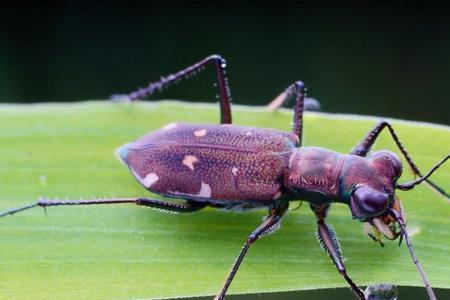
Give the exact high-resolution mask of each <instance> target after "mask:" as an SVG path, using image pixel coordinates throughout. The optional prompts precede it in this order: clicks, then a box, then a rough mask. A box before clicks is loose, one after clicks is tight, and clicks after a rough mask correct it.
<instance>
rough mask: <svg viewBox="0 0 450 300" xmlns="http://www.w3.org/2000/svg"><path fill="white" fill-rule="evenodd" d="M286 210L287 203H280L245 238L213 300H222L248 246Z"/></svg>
mask: <svg viewBox="0 0 450 300" xmlns="http://www.w3.org/2000/svg"><path fill="white" fill-rule="evenodd" d="M287 208H288V203H287V202H280V203H279V205H278V207H276V208H274V209H272V210H271V212H270V215H269V216H268V217H267V218H265V219H264V220H263V222H262V224H261V225H259V226H258V228H256V229H255V230H254V231H253V232H252V233H251V234H250V235H249V236H248V238H247V241H246V242H245V244H244V247H242V250H241V252H240V254H239V256H238V257H237V258H236V261H235V262H234V264H233V266H232V267H231V271H230V273H229V274H228V277H227V279H226V280H225V283H224V285H223V287H222V289H221V291H220V294H219V295H217V296H216V297H215V298H214V299H215V300H222V299H224V297H225V293H226V292H227V290H228V288H229V286H230V284H231V281H233V278H234V276H235V275H236V272H237V271H238V269H239V266H240V265H241V263H242V261H243V260H244V257H245V254H247V251H248V249H249V248H250V246H251V245H252V244H253V243H254V242H255V241H256V240H257V239H258V238H261V237H263V236H265V233H267V232H270V230H271V228H275V227H276V226H277V225H278V224H279V222H280V220H281V217H282V216H283V214H284V213H285V212H286V210H287Z"/></svg>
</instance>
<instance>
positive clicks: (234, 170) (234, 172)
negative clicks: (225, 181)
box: [231, 167, 238, 176]
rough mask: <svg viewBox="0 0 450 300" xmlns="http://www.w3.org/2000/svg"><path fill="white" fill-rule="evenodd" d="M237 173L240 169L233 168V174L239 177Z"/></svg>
mask: <svg viewBox="0 0 450 300" xmlns="http://www.w3.org/2000/svg"><path fill="white" fill-rule="evenodd" d="M237 172H238V168H236V167H233V168H232V169H231V173H233V175H234V176H236V175H237Z"/></svg>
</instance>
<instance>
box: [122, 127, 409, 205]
mask: <svg viewBox="0 0 450 300" xmlns="http://www.w3.org/2000/svg"><path fill="white" fill-rule="evenodd" d="M297 146H298V139H297V137H296V136H295V135H294V134H292V133H290V132H283V131H278V130H274V129H267V128H253V127H244V126H236V125H228V124H225V125H205V124H189V123H169V124H167V125H166V126H164V127H163V128H161V129H159V130H156V131H154V132H151V133H149V134H147V135H144V136H143V137H141V138H139V139H137V140H136V141H134V142H132V143H128V144H126V145H124V146H122V147H120V148H119V149H118V151H117V152H118V155H119V157H120V158H121V160H122V161H123V162H124V163H125V164H126V165H127V166H128V167H129V169H130V171H131V173H132V174H133V175H134V176H135V177H136V179H137V180H138V181H139V182H140V183H141V184H142V185H143V186H144V187H145V188H146V189H148V190H149V191H151V192H153V193H156V194H160V195H163V196H168V197H174V198H181V199H186V200H194V201H200V202H208V203H212V204H218V206H219V207H224V208H233V207H239V208H253V207H258V206H269V205H271V204H272V203H273V202H274V201H275V200H278V199H280V198H282V197H283V196H284V197H286V198H289V199H295V200H296V199H303V200H306V201H308V202H311V203H312V204H315V205H322V204H329V203H331V202H346V203H348V202H349V200H350V195H351V194H352V192H353V190H354V189H355V188H356V187H357V186H359V185H364V186H370V187H372V189H373V190H380V191H387V190H392V189H393V185H392V177H393V175H396V174H394V173H392V172H387V171H389V170H390V169H392V168H389V166H388V165H389V164H390V163H391V162H390V161H389V160H387V159H380V157H383V156H377V157H378V160H379V161H380V162H381V163H374V161H373V159H372V158H371V157H369V158H362V157H359V156H354V155H348V154H339V153H336V152H333V151H330V150H326V149H323V148H319V147H300V148H297ZM383 152H387V151H383ZM375 153H379V152H375ZM391 155H392V157H393V161H394V162H396V163H399V162H400V160H399V159H398V157H397V156H396V155H395V154H392V153H391ZM386 164H387V165H386ZM400 170H401V164H400ZM379 175H382V176H379Z"/></svg>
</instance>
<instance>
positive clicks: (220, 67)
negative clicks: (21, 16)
mask: <svg viewBox="0 0 450 300" xmlns="http://www.w3.org/2000/svg"><path fill="white" fill-rule="evenodd" d="M210 64H214V66H215V69H216V76H217V89H218V98H219V100H220V119H221V124H231V107H230V106H231V104H230V103H231V92H230V88H229V86H228V79H227V77H226V71H225V68H226V61H225V59H223V58H222V56H220V55H210V56H208V57H206V58H204V59H202V60H201V61H199V62H197V63H195V64H193V65H191V66H189V67H187V68H185V69H183V70H181V71H178V72H176V73H174V74H169V75H167V76H165V77H161V78H160V80H159V81H155V82H150V83H149V84H148V85H147V86H146V87H142V88H139V89H137V90H136V91H133V92H131V93H129V94H127V95H113V96H111V99H112V100H126V101H135V100H139V99H142V98H145V97H148V96H151V95H153V94H154V93H155V92H162V91H163V90H165V89H167V88H168V87H169V86H170V85H172V84H173V83H177V82H178V81H180V80H182V79H185V78H190V77H192V76H194V75H196V74H197V73H198V72H200V71H203V70H204V69H205V67H206V66H207V65H210Z"/></svg>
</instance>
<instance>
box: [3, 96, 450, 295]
mask: <svg viewBox="0 0 450 300" xmlns="http://www.w3.org/2000/svg"><path fill="white" fill-rule="evenodd" d="M171 121H188V122H198V123H216V122H217V121H218V107H216V106H213V105H203V104H201V105H200V104H187V103H180V102H168V101H164V102H153V103H137V104H134V105H126V104H117V103H110V102H107V101H102V102H83V103H75V104H38V105H1V106H0V143H1V145H2V147H1V148H0V211H3V210H5V209H7V208H10V207H14V206H20V205H24V204H28V203H30V202H33V201H35V200H36V199H38V197H39V196H45V197H49V198H69V199H77V198H79V197H83V198H90V197H111V196H123V197H132V196H148V195H149V193H148V192H147V191H146V190H144V189H143V188H142V187H141V186H140V185H139V184H138V183H137V182H136V180H135V179H134V178H133V177H132V175H131V174H130V173H129V171H128V170H127V168H126V167H125V166H123V165H122V164H120V163H119V161H118V160H117V159H116V157H115V155H114V150H115V149H116V148H117V147H118V146H120V145H122V144H124V143H126V142H129V141H132V140H134V139H135V138H137V137H139V136H141V135H142V134H145V133H146V132H149V131H152V130H154V129H156V128H159V127H161V126H163V125H164V124H166V123H168V122H171ZM234 121H235V123H236V124H243V125H251V126H258V127H270V128H278V129H283V130H289V129H290V124H291V113H290V112H287V111H280V112H272V113H270V112H265V111H264V110H263V109H261V108H249V107H243V106H234ZM375 122H376V118H363V117H354V116H345V115H344V116H338V115H329V114H323V113H308V114H307V115H306V116H305V128H304V134H305V138H304V141H305V145H315V146H320V147H325V148H329V149H332V150H335V151H339V152H343V153H348V152H349V151H350V149H351V148H352V147H353V146H354V145H355V144H356V143H357V142H358V141H359V140H361V138H362V137H363V136H364V135H365V134H366V133H367V132H368V130H369V129H370V128H372V127H373V125H374V124H375ZM393 122H394V127H395V129H396V130H397V133H398V135H399V137H400V139H401V140H402V142H403V144H404V145H405V147H406V148H407V149H408V150H409V152H410V154H411V156H412V158H413V159H414V160H415V162H416V163H417V165H418V166H419V167H420V168H421V170H423V172H426V171H427V170H428V169H429V168H430V167H431V166H432V165H433V164H434V163H436V162H437V161H438V160H440V159H441V158H442V157H443V156H444V155H446V154H448V151H449V145H450V130H449V128H448V127H445V126H436V125H431V124H424V123H412V122H404V121H396V120H393ZM376 148H377V149H381V148H387V149H390V150H393V151H396V152H398V151H397V149H396V147H395V146H394V143H393V141H392V139H391V138H390V137H389V136H388V134H387V133H383V134H382V137H381V138H380V140H379V142H377V145H376ZM411 178H412V176H411V173H410V172H409V170H408V168H407V167H405V170H404V175H403V177H402V179H401V180H400V182H404V181H406V180H409V179H411ZM433 180H434V181H435V182H436V183H437V184H439V185H440V186H442V187H443V188H445V189H446V190H447V191H448V190H450V185H449V182H450V172H449V164H447V165H445V166H444V167H442V168H441V169H440V170H438V171H437V172H436V174H435V175H434V176H433ZM399 195H400V197H401V199H403V203H404V207H405V209H406V211H407V212H408V216H407V219H408V225H409V230H410V231H411V233H412V234H413V237H412V241H413V244H414V246H415V249H416V251H417V254H418V256H419V259H420V260H421V261H422V263H423V266H424V269H425V271H426V273H427V274H428V276H429V279H430V281H431V283H432V286H433V287H441V288H450V280H449V274H450V256H449V255H448V253H449V251H450V206H449V205H448V202H446V201H445V200H444V199H443V198H442V197H439V196H438V195H436V194H435V193H433V192H432V191H431V190H430V189H428V188H427V187H426V186H419V187H417V188H416V189H414V190H412V191H410V192H400V193H399ZM294 206H295V205H294ZM47 213H48V216H47V217H46V216H45V214H44V212H43V210H42V209H38V208H35V209H32V210H29V211H26V212H23V213H21V214H18V215H15V216H11V217H5V218H2V219H0V238H1V244H0V298H1V299H30V298H33V299H48V298H52V299H137V298H139V299H141V298H145V299H147V298H170V297H186V296H201V295H214V294H215V293H217V292H218V291H219V289H220V287H221V285H222V283H223V280H224V279H225V276H226V274H227V273H228V271H229V269H230V267H231V264H232V263H233V261H234V259H235V257H236V256H237V254H238V252H239V250H240V249H241V247H242V245H243V243H244V241H245V240H246V237H247V235H248V234H249V233H250V232H251V231H252V230H253V229H254V228H255V227H256V226H257V225H258V224H259V222H260V220H261V218H262V217H263V216H264V215H265V214H266V212H265V211H263V210H261V211H252V212H249V213H239V214H235V213H230V212H224V211H218V210H213V209H210V208H208V209H205V210H202V211H200V212H197V213H194V214H187V215H171V214H160V213H157V212H155V211H153V210H150V209H146V208H142V207H135V206H133V205H111V206H89V207H53V208H49V209H47ZM328 221H329V223H330V224H332V225H333V227H334V229H335V230H336V233H337V235H338V237H339V239H340V242H341V246H342V250H343V255H344V257H346V264H347V267H348V272H349V274H350V275H351V276H352V277H353V279H354V280H355V281H356V282H357V283H358V284H359V285H367V284H374V283H381V282H389V283H395V284H399V285H407V286H410V285H411V286H415V285H417V286H421V285H422V283H421V280H420V277H419V275H418V273H417V272H416V270H415V267H414V264H413V263H412V261H411V258H410V256H409V253H408V250H407V248H406V246H405V245H403V246H402V247H400V248H399V247H397V242H387V243H386V247H385V248H381V247H379V246H378V245H377V244H376V243H374V242H373V241H371V240H370V239H369V238H368V237H366V236H365V235H364V234H363V232H362V224H361V223H359V222H357V221H354V220H352V218H351V214H350V212H349V209H348V207H346V206H344V205H339V204H336V205H333V207H332V209H331V211H330V216H329V218H328ZM315 230H316V229H315V218H314V216H313V214H312V213H311V212H310V210H309V208H308V205H306V204H304V205H303V206H302V207H301V209H298V210H293V211H291V212H289V213H288V214H287V216H286V217H285V218H284V220H283V224H282V228H281V230H280V231H278V232H277V233H276V234H274V235H272V236H270V237H267V238H264V239H262V240H260V241H258V242H256V243H255V244H254V245H253V246H252V247H251V249H250V251H249V253H248V255H247V257H246V259H245V260H244V263H243V264H242V267H241V269H240V270H239V272H238V274H237V275H236V278H235V280H234V281H233V283H232V285H231V288H230V293H233V294H236V293H255V292H258V293H261V292H272V291H292V290H306V289H319V288H330V287H343V286H346V282H345V281H344V280H343V279H342V278H341V277H340V276H339V274H338V272H337V271H336V270H335V268H334V266H333V264H332V263H330V259H329V258H328V256H326V255H325V254H324V253H323V251H322V250H321V249H320V247H319V245H318V243H317V241H316V238H315V236H314V233H315Z"/></svg>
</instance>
